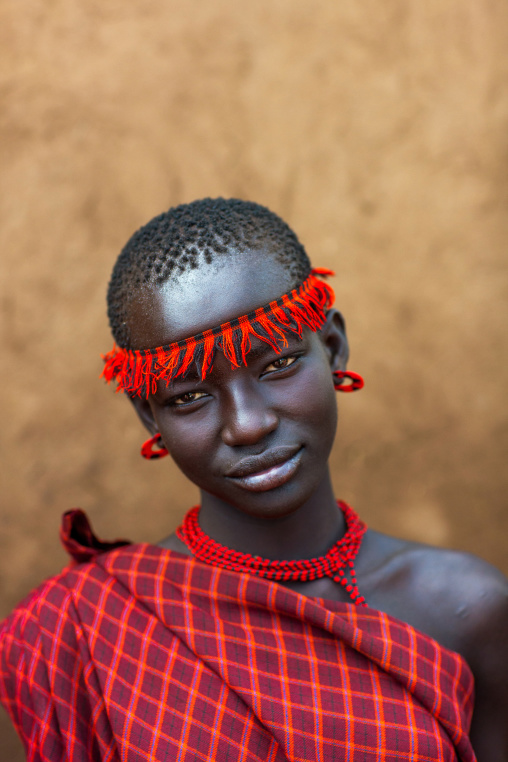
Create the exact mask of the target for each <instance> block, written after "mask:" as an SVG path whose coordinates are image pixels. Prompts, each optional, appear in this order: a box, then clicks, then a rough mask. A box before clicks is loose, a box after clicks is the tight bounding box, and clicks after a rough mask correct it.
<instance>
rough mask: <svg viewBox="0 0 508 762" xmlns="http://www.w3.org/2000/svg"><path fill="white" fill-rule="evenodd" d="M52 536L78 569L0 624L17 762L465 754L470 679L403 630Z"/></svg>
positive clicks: (256, 586)
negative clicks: (22, 758)
mask: <svg viewBox="0 0 508 762" xmlns="http://www.w3.org/2000/svg"><path fill="white" fill-rule="evenodd" d="M64 542H65V544H66V546H67V547H68V548H70V549H71V550H72V554H73V555H74V556H75V557H76V558H78V559H79V561H81V562H82V563H79V564H75V565H74V566H72V567H71V568H68V569H66V570H64V571H63V572H62V573H61V574H60V575H58V576H57V577H55V578H53V579H50V580H49V581H48V582H46V583H45V584H43V585H42V586H41V587H40V588H39V589H38V590H36V591H35V592H34V593H32V595H31V596H30V597H29V598H28V599H27V600H26V601H25V602H24V603H23V604H21V605H20V606H19V607H18V608H17V609H16V610H15V611H14V612H13V614H11V616H10V617H9V618H8V619H7V620H5V622H4V623H3V625H2V627H1V629H0V647H1V665H0V696H1V699H2V701H3V703H4V705H5V707H6V708H7V710H8V712H9V713H10V715H11V717H12V720H13V722H14V724H15V726H16V727H17V729H18V732H19V733H20V735H21V737H22V739H23V741H24V743H25V747H26V750H27V754H28V760H29V761H30V762H35V761H38V760H51V762H56V761H57V760H58V761H60V760H62V761H63V760H72V762H78V761H81V760H83V762H85V761H86V762H90V760H93V761H94V762H95V761H98V760H102V761H104V762H106V760H107V762H113V761H116V760H122V761H127V762H134V760H136V762H138V761H139V762H141V761H143V760H161V761H162V760H165V761H166V762H170V761H171V762H173V760H175V761H177V762H189V761H190V760H193V761H194V760H221V761H222V760H228V762H240V760H243V761H244V762H247V761H248V762H251V761H252V762H254V761H258V762H268V761H269V760H270V761H273V762H282V761H283V760H295V761H296V760H299V761H301V762H311V761H312V760H322V761H323V762H330V761H331V760H348V762H360V761H361V762H374V760H375V761H376V762H392V760H393V761H395V760H397V762H401V760H420V761H421V762H423V760H426V761H429V762H430V760H432V761H434V760H447V761H448V760H450V761H451V760H457V759H459V760H462V761H463V762H473V761H474V760H475V756H474V752H473V751H472V749H471V745H470V742H469V740H468V736H467V733H468V728H469V724H470V720H471V713H472V694H473V679H472V675H471V672H470V670H469V668H468V667H467V665H466V663H465V662H464V660H463V659H462V658H461V657H460V656H459V655H457V654H455V653H453V652H451V651H448V650H446V649H445V648H442V647H441V646H439V645H438V644H437V643H436V642H435V641H434V640H432V639H430V638H428V637H426V636H425V635H422V634H421V633H419V632H417V631H416V630H414V629H413V628H412V627H410V626H408V625H406V624H403V623H402V622H399V621H398V620H396V619H392V618H391V617H389V616H387V615H386V614H383V613H381V612H379V611H375V610H373V609H369V608H359V607H357V606H354V605H353V604H350V603H334V602H331V601H322V600H315V599H311V598H306V597H304V596H302V595H298V594H297V593H293V592H292V591H290V590H287V589H286V588H284V587H282V586H280V585H278V584H276V583H273V582H268V581H265V580H261V579H257V578H255V577H250V576H248V575H246V574H237V573H234V572H229V571H224V570H219V569H216V568H212V567H209V566H206V565H205V564H203V563H201V562H199V561H195V560H194V559H192V558H188V557H186V556H183V555H181V554H178V553H174V552H172V551H169V550H164V549H162V548H158V547H156V546H151V545H125V543H120V545H119V546H118V547H117V548H116V549H111V548H112V546H113V545H114V544H111V543H110V544H108V543H106V544H104V543H99V542H98V541H97V540H96V538H94V536H93V534H92V532H91V530H90V529H89V527H88V524H87V522H86V517H84V514H82V512H72V513H71V514H70V515H67V518H66V524H65V532H64ZM96 543H97V544H96ZM108 549H109V550H108ZM87 559H88V560H87Z"/></svg>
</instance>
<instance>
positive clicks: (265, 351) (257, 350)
mask: <svg viewBox="0 0 508 762" xmlns="http://www.w3.org/2000/svg"><path fill="white" fill-rule="evenodd" d="M304 340H305V338H304V337H303V336H302V338H301V339H300V338H299V337H298V336H290V337H288V344H287V347H282V349H281V351H280V352H275V350H274V349H273V347H271V346H270V344H264V343H263V344H259V346H257V347H252V348H251V350H250V351H249V356H248V359H249V360H251V359H252V360H254V361H256V360H259V359H262V358H263V357H266V356H270V355H275V356H276V357H279V356H280V355H283V354H285V353H287V352H291V351H296V349H297V346H300V345H303V343H304ZM217 351H218V352H220V349H219V350H217ZM247 365H250V362H248V363H247ZM201 381H202V378H201V374H200V373H198V370H197V368H196V367H195V366H190V367H189V368H188V370H187V372H186V374H185V376H177V377H175V378H173V380H172V381H171V383H170V384H169V385H168V386H166V387H165V389H174V388H175V387H176V390H177V389H178V386H179V385H180V384H186V383H187V384H188V383H191V384H198V383H201Z"/></svg>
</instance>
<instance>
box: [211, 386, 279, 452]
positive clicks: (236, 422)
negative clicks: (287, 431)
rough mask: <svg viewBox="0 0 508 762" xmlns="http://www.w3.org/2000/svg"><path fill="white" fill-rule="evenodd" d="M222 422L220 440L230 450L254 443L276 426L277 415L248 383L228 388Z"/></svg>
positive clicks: (261, 395)
mask: <svg viewBox="0 0 508 762" xmlns="http://www.w3.org/2000/svg"><path fill="white" fill-rule="evenodd" d="M222 420H223V423H222V431H221V436H222V441H223V442H224V443H225V444H227V445H229V446H230V447H239V446H246V445H253V444H256V443H257V442H260V441H261V440H262V439H263V438H264V437H265V436H267V434H270V433H271V432H272V431H275V429H276V428H277V427H278V425H279V417H278V415H277V414H276V413H275V411H274V410H273V409H272V408H271V407H270V405H269V404H268V402H267V400H266V399H264V396H263V394H261V393H260V392H259V390H256V389H254V388H253V387H252V385H250V384H249V385H246V386H243V385H241V384H239V385H238V386H237V387H235V388H230V389H229V393H228V395H227V399H226V400H224V402H223V410H222Z"/></svg>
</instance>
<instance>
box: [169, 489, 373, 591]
mask: <svg viewBox="0 0 508 762" xmlns="http://www.w3.org/2000/svg"><path fill="white" fill-rule="evenodd" d="M337 505H338V506H339V508H340V509H341V511H342V513H343V514H344V519H345V522H346V533H345V534H344V536H343V537H342V538H341V539H340V540H339V541H338V542H336V543H335V545H333V547H331V548H330V550H329V551H328V552H327V553H326V555H324V556H320V557H319V558H309V559H302V560H299V561H272V560H271V559H269V558H261V557H260V556H252V555H250V554H249V553H239V552H238V551H236V550H231V549H230V548H227V547H226V546H225V545H221V544H220V543H218V542H215V540H212V538H211V537H208V535H206V534H205V533H204V532H203V530H202V529H201V527H200V526H199V521H198V519H199V510H200V506H199V505H198V506H196V507H195V508H191V510H190V511H189V512H188V513H187V515H186V516H185V518H184V520H183V523H182V525H181V526H179V527H178V529H177V530H176V534H177V536H178V537H179V538H180V540H182V542H184V543H185V544H186V545H187V547H188V548H189V550H190V551H191V552H192V554H193V555H194V557H195V558H197V559H199V560H200V561H203V562H204V563H206V564H210V566H218V567H220V568H221V569H228V570H229V571H236V572H245V573H247V574H254V575H256V576H257V577H263V578H264V579H271V580H274V581H276V582H285V581H289V580H297V581H299V582H307V581H308V580H312V579H320V578H321V577H330V578H331V579H333V580H334V582H338V583H339V584H340V585H342V586H343V587H344V588H345V589H346V591H347V592H348V593H349V597H350V598H351V600H352V601H353V603H356V604H357V605H363V606H366V605H367V604H366V603H365V598H364V597H363V596H362V595H360V593H359V591H358V584H357V581H356V573H355V567H354V560H355V558H356V556H357V554H358V551H359V550H360V545H361V543H362V538H363V535H364V534H365V532H366V530H367V526H366V525H365V524H364V523H363V521H361V519H360V518H359V517H358V516H357V514H356V513H355V512H354V510H353V509H352V508H351V507H350V506H349V505H347V503H344V502H342V501H341V500H339V501H338V502H337ZM346 570H348V571H349V576H350V578H351V579H350V580H348V579H347V577H346Z"/></svg>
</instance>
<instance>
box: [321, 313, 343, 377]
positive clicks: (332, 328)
mask: <svg viewBox="0 0 508 762" xmlns="http://www.w3.org/2000/svg"><path fill="white" fill-rule="evenodd" d="M320 335H321V341H322V342H323V344H324V347H325V351H326V353H327V355H328V359H329V362H330V368H331V369H332V371H333V370H346V367H347V361H348V358H349V344H348V340H347V336H346V324H345V321H344V318H343V316H342V314H341V313H340V312H339V311H338V310H335V309H331V310H328V312H327V313H326V323H325V324H324V326H323V327H322V328H321V330H320Z"/></svg>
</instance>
